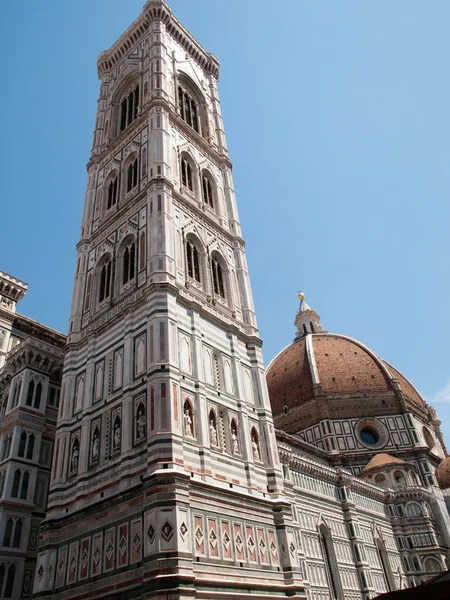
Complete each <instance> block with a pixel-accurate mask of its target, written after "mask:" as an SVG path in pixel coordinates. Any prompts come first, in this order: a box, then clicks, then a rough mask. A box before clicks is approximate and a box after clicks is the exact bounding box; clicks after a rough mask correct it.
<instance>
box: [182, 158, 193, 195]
mask: <svg viewBox="0 0 450 600" xmlns="http://www.w3.org/2000/svg"><path fill="white" fill-rule="evenodd" d="M181 182H182V184H183V185H184V187H186V188H187V189H188V190H190V191H191V192H193V191H194V186H193V184H192V167H191V165H190V164H189V162H188V161H187V160H186V159H185V158H182V159H181Z"/></svg>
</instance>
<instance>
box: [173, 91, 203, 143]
mask: <svg viewBox="0 0 450 600" xmlns="http://www.w3.org/2000/svg"><path fill="white" fill-rule="evenodd" d="M178 108H179V111H180V117H181V118H182V119H183V121H185V122H186V123H187V124H188V125H189V126H190V127H192V129H193V130H194V131H196V132H197V133H200V127H199V118H198V112H199V111H198V106H197V102H196V100H195V99H194V97H193V95H192V94H191V93H190V92H188V91H186V90H185V89H184V87H183V86H181V85H179V86H178Z"/></svg>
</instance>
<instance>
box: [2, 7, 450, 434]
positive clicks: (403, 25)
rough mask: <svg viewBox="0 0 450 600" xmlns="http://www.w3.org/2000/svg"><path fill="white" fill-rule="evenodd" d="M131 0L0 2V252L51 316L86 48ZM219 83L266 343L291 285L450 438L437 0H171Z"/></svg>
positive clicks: (75, 177) (101, 39)
mask: <svg viewBox="0 0 450 600" xmlns="http://www.w3.org/2000/svg"><path fill="white" fill-rule="evenodd" d="M142 4H143V0H127V1H126V2H125V1H124V0H95V2H92V1H89V2H88V1H87V0H78V1H77V2H61V1H60V0H40V1H39V2H33V1H32V0H15V1H14V2H8V3H5V4H4V5H3V6H2V20H1V23H0V57H1V58H0V61H1V63H2V64H1V67H2V71H1V72H2V76H3V86H2V87H3V93H2V94H1V97H0V108H1V111H0V114H1V121H2V129H1V131H2V136H1V142H0V152H1V163H0V164H1V166H2V171H3V172H2V176H1V177H0V198H1V207H2V208H1V242H2V253H1V260H0V268H1V269H3V270H5V271H7V272H9V273H11V274H13V275H16V276H17V277H19V278H22V279H24V280H25V281H27V282H28V283H29V292H28V295H27V297H26V298H25V299H24V300H23V302H22V303H21V305H20V311H21V312H22V313H24V314H26V315H28V316H30V317H32V318H34V319H36V320H39V321H42V322H44V323H46V324H48V325H49V326H52V327H54V328H56V329H59V330H61V331H66V328H67V320H68V315H69V310H70V301H71V288H72V281H73V272H74V264H75V244H76V242H77V241H78V236H79V226H80V221H81V213H82V207H83V201H84V189H85V184H86V169H85V165H86V163H87V161H88V158H89V152H90V147H91V143H92V131H93V124H94V117H95V111H96V103H97V94H98V89H99V85H98V80H97V75H96V57H97V55H98V54H99V53H100V52H101V51H102V50H103V49H104V48H107V47H109V46H110V45H111V44H112V43H113V42H114V41H115V39H116V38H117V37H118V36H119V35H120V34H121V33H122V32H123V31H124V30H125V29H126V27H128V25H129V24H130V23H131V22H132V21H133V20H134V18H135V17H136V16H138V14H139V13H140V10H141V6H142ZM170 4H171V7H172V10H173V12H174V14H175V15H176V16H177V17H178V19H179V20H180V21H181V22H182V23H183V24H184V25H185V26H186V27H187V29H188V30H189V31H190V32H191V33H192V34H193V35H194V36H196V38H197V39H198V40H199V42H200V43H201V44H202V45H203V46H204V47H205V48H206V49H207V50H208V51H211V52H213V53H214V54H215V55H216V56H217V57H218V58H219V60H220V62H221V77H220V84H219V85H220V88H219V89H220V94H221V102H222V109H223V114H224V120H225V131H226V134H227V139H228V144H229V148H230V154H231V159H232V161H233V163H234V178H235V187H236V191H237V198H238V204H239V210H240V216H241V221H242V224H243V231H244V236H245V238H246V241H247V252H248V261H249V266H250V274H251V280H252V284H253V293H254V297H255V303H256V308H257V316H258V321H259V325H260V332H261V336H262V337H263V339H264V356H265V360H266V363H268V362H269V360H270V359H271V358H272V357H273V356H274V355H275V354H276V353H277V352H278V351H280V350H281V349H282V348H283V347H284V346H285V345H286V344H288V343H289V342H290V341H291V340H292V338H293V335H294V327H293V319H294V315H295V312H296V310H297V307H298V300H297V290H298V289H299V288H302V289H303V290H304V291H305V293H306V299H307V301H308V303H309V304H311V305H312V306H313V307H314V308H315V309H316V310H317V311H318V312H319V313H320V315H321V317H322V324H323V325H324V326H325V327H326V328H327V329H329V330H330V331H334V332H338V333H343V334H347V335H350V336H353V337H355V338H357V339H359V340H361V341H363V342H365V343H366V344H368V345H369V346H370V347H372V348H373V349H374V350H375V351H376V352H377V353H378V354H380V355H381V356H382V357H383V358H385V359H386V360H387V361H389V362H391V363H392V364H394V365H395V366H396V367H397V368H398V369H400V370H401V371H402V372H403V373H404V374H405V375H406V376H407V377H409V378H410V379H411V380H412V382H413V383H414V384H415V385H416V387H417V388H418V389H419V390H420V391H421V392H422V394H423V395H424V396H425V397H426V399H427V400H428V401H430V402H433V403H435V405H436V408H437V411H438V414H439V415H440V417H441V419H442V420H443V429H444V432H445V434H446V436H447V440H450V368H449V367H450V364H449V363H450V361H449V351H448V347H449V344H448V340H449V339H450V314H449V310H448V305H449V300H448V297H449V295H450V281H449V268H448V261H449V256H450V236H449V235H448V228H449V222H450V214H449V213H450V204H449V201H448V199H449V191H450V141H449V140H450V120H449V106H450V79H449V77H448V62H449V57H450V37H449V36H448V23H449V22H450V3H448V2H447V1H445V0H434V2H432V3H430V2H422V1H420V2H419V1H416V0H396V2H391V1H387V0H379V1H377V2H361V1H360V0H355V1H350V0H340V2H333V1H331V0H328V1H324V0H317V1H315V2H311V1H309V0H285V1H284V2H283V4H282V5H274V3H273V2H269V0H245V1H243V0H214V2H212V1H211V0H189V2H187V1H186V0H172V2H171V3H170Z"/></svg>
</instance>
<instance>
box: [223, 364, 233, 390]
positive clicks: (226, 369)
mask: <svg viewBox="0 0 450 600" xmlns="http://www.w3.org/2000/svg"><path fill="white" fill-rule="evenodd" d="M223 378H224V381H225V390H226V391H227V393H228V394H231V395H232V394H234V386H233V373H232V370H231V361H230V360H229V359H228V358H224V361H223Z"/></svg>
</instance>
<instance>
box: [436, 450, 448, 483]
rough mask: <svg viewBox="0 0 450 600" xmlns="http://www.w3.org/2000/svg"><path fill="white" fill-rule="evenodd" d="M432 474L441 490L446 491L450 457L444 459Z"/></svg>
mask: <svg viewBox="0 0 450 600" xmlns="http://www.w3.org/2000/svg"><path fill="white" fill-rule="evenodd" d="M434 474H435V475H436V479H437V482H438V484H439V487H440V488H441V489H443V490H446V489H448V488H450V456H447V458H444V460H443V461H442V462H441V464H440V465H439V466H438V467H437V469H436V470H435V472H434Z"/></svg>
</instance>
